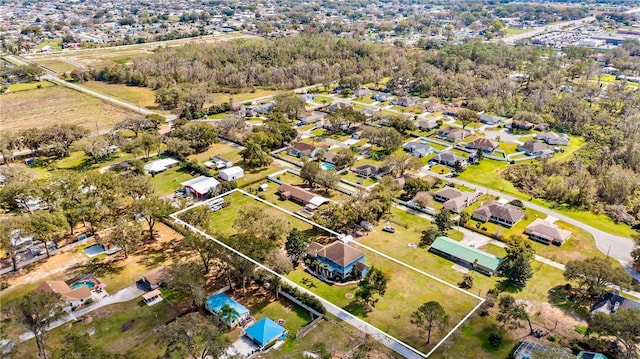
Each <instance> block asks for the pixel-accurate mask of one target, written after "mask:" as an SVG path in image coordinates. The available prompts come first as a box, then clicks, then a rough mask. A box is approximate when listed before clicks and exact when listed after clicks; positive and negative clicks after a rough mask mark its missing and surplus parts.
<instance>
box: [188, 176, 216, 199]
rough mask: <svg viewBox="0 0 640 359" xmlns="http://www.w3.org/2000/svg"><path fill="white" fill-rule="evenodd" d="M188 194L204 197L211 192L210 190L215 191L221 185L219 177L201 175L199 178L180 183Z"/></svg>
mask: <svg viewBox="0 0 640 359" xmlns="http://www.w3.org/2000/svg"><path fill="white" fill-rule="evenodd" d="M180 185H182V186H183V187H184V188H185V190H186V191H187V193H188V194H191V195H193V196H194V197H196V198H199V199H201V198H204V197H206V196H207V195H208V194H209V191H211V190H213V191H215V190H216V188H218V185H220V182H218V180H217V179H215V178H213V177H207V176H200V177H198V178H194V179H190V180H188V181H185V182H182V183H180Z"/></svg>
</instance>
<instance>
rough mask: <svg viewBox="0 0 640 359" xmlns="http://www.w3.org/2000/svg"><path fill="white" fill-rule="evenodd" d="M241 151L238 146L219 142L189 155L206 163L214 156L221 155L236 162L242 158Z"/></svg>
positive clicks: (192, 158) (190, 157)
mask: <svg viewBox="0 0 640 359" xmlns="http://www.w3.org/2000/svg"><path fill="white" fill-rule="evenodd" d="M240 151H242V149H240V148H238V147H234V146H232V145H229V144H227V143H224V142H217V143H214V144H213V145H211V146H210V147H209V148H208V149H207V150H206V151H204V152H200V153H196V154H194V155H191V156H189V159H190V160H196V161H198V162H200V163H204V162H206V161H209V160H211V158H212V157H213V156H220V157H222V158H224V159H226V160H228V161H231V162H233V163H236V162H240V161H241V160H242V156H240Z"/></svg>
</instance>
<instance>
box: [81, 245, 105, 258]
mask: <svg viewBox="0 0 640 359" xmlns="http://www.w3.org/2000/svg"><path fill="white" fill-rule="evenodd" d="M102 253H104V247H103V246H102V244H94V245H92V246H89V247H87V248H85V249H84V254H86V255H87V256H89V258H91V257H95V256H97V255H98V254H102Z"/></svg>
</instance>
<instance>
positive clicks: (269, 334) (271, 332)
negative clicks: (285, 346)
mask: <svg viewBox="0 0 640 359" xmlns="http://www.w3.org/2000/svg"><path fill="white" fill-rule="evenodd" d="M285 332H286V329H284V328H283V327H281V326H279V325H278V323H276V322H274V321H273V320H271V319H269V318H266V317H265V318H262V319H261V320H260V321H259V322H257V323H256V324H254V325H252V326H250V327H249V328H247V330H245V334H246V335H247V336H248V337H249V338H251V340H253V341H254V342H256V343H257V344H258V345H260V346H262V347H264V346H266V345H267V344H269V343H271V342H272V341H274V340H276V339H278V338H279V337H281V336H282V335H283V334H284V333H285Z"/></svg>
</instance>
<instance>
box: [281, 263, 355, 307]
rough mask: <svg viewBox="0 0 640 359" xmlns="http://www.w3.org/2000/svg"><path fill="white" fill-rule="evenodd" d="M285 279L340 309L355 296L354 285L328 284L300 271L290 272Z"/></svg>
mask: <svg viewBox="0 0 640 359" xmlns="http://www.w3.org/2000/svg"><path fill="white" fill-rule="evenodd" d="M286 277H287V278H288V279H290V280H291V281H293V282H295V283H298V284H299V285H300V286H301V287H303V288H306V289H308V290H310V291H311V292H313V293H315V294H317V295H319V296H321V297H322V298H324V299H326V300H328V301H330V302H331V303H333V304H335V305H337V306H339V307H341V308H343V307H346V306H347V305H349V303H351V301H352V300H353V299H350V298H347V297H348V296H353V295H355V292H356V285H355V284H351V285H346V286H337V285H332V284H328V283H325V282H323V281H321V280H319V279H318V278H316V277H314V276H312V275H311V274H309V273H307V272H305V271H303V270H300V269H297V270H294V271H293V272H290V273H289V274H287V275H286ZM347 294H349V295H347Z"/></svg>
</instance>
